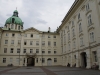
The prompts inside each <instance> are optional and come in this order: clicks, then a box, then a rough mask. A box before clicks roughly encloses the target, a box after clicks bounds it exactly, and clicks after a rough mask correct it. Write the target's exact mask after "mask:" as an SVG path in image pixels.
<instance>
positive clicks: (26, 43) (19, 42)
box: [5, 40, 56, 46]
mask: <svg viewBox="0 0 100 75" xmlns="http://www.w3.org/2000/svg"><path fill="white" fill-rule="evenodd" d="M5 44H9V43H8V40H5ZM20 44H21V40H18V45H20ZM11 45H14V40H11ZM24 45H28V41H26V40H25V41H24ZM30 45H33V41H30ZM45 45H46V44H45V41H42V46H45ZM53 45H54V46H56V42H53ZM36 46H39V41H36ZM48 46H51V41H48Z"/></svg>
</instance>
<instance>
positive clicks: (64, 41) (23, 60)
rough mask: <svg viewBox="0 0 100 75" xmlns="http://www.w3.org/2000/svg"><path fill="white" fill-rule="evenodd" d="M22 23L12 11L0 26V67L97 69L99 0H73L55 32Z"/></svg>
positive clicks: (99, 51) (98, 58)
mask: <svg viewBox="0 0 100 75" xmlns="http://www.w3.org/2000/svg"><path fill="white" fill-rule="evenodd" d="M23 24H24V23H23V22H22V20H21V19H20V18H19V16H18V11H17V10H15V11H14V12H13V15H12V16H11V17H10V18H8V19H7V20H6V22H5V25H4V27H1V28H0V66H9V65H13V66H58V65H62V66H70V67H85V68H91V67H92V66H93V65H94V64H96V65H98V66H99V69H100V54H99V53H100V33H99V30H100V0H75V2H74V3H73V5H72V6H71V8H70V9H69V11H68V13H67V14H66V16H65V17H64V19H63V20H62V23H61V25H60V26H59V27H58V28H57V29H55V30H56V32H51V31H50V27H49V29H48V31H45V32H44V31H40V30H37V29H35V28H33V27H31V28H28V29H25V30H24V29H23V27H24V25H23Z"/></svg>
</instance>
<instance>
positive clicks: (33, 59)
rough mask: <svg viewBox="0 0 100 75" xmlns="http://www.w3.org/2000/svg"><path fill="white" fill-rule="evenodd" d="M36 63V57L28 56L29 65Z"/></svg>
mask: <svg viewBox="0 0 100 75" xmlns="http://www.w3.org/2000/svg"><path fill="white" fill-rule="evenodd" d="M34 65H35V58H32V57H29V58H27V66H34Z"/></svg>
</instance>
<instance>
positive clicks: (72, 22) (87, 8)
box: [64, 3, 93, 34]
mask: <svg viewBox="0 0 100 75" xmlns="http://www.w3.org/2000/svg"><path fill="white" fill-rule="evenodd" d="M86 10H87V11H88V10H90V6H89V3H88V4H87V5H86ZM80 19H81V14H80V13H79V14H78V20H80ZM87 19H88V20H87V22H88V26H91V25H92V24H93V22H92V16H91V14H89V15H88V16H87ZM71 25H72V27H74V26H75V24H74V21H71ZM66 28H67V30H68V31H69V30H70V28H69V26H67V27H65V29H66ZM72 31H74V30H72ZM81 31H82V23H80V22H79V32H81ZM64 34H65V30H64Z"/></svg>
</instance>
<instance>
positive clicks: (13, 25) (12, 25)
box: [5, 10, 23, 31]
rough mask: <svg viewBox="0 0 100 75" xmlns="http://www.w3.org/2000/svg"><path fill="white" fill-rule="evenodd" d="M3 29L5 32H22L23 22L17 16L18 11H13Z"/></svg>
mask: <svg viewBox="0 0 100 75" xmlns="http://www.w3.org/2000/svg"><path fill="white" fill-rule="evenodd" d="M5 29H7V30H18V31H21V30H23V22H22V20H21V19H20V18H19V16H18V11H17V10H15V11H14V12H13V15H12V16H11V17H9V18H8V19H7V20H6V22H5Z"/></svg>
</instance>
